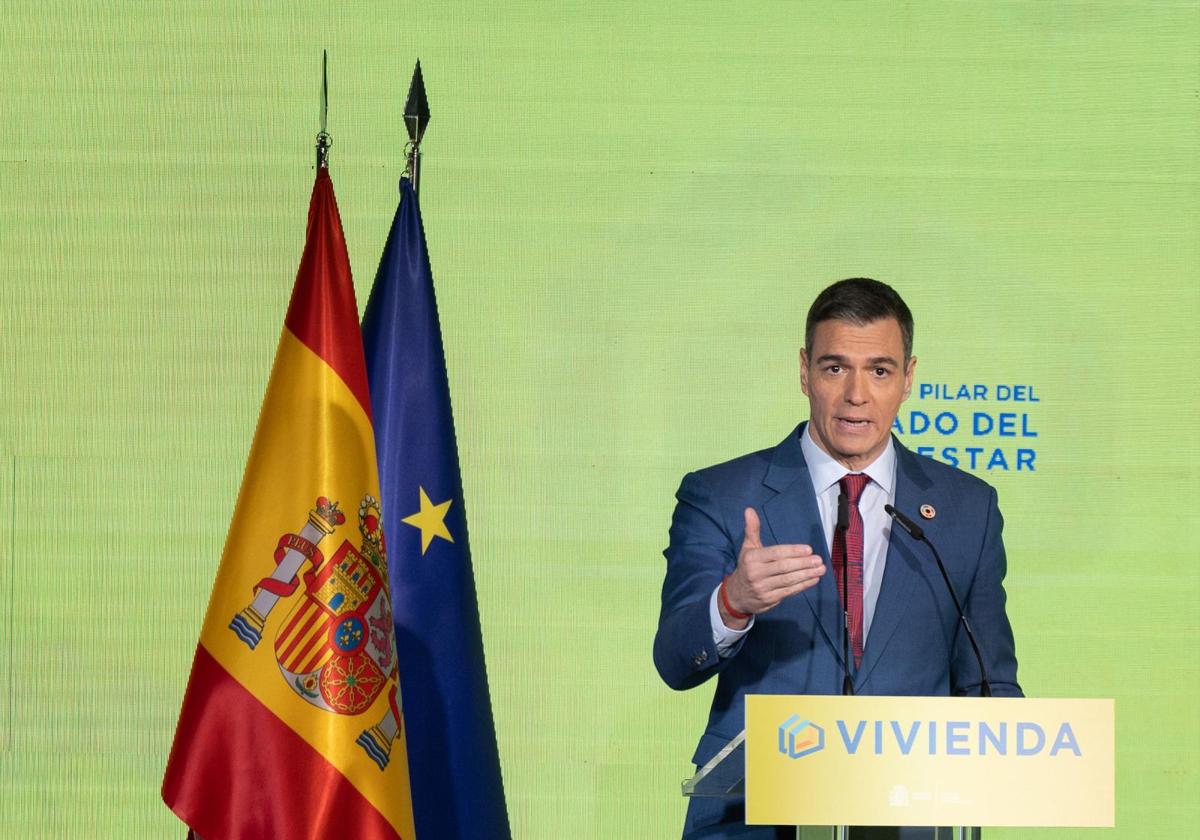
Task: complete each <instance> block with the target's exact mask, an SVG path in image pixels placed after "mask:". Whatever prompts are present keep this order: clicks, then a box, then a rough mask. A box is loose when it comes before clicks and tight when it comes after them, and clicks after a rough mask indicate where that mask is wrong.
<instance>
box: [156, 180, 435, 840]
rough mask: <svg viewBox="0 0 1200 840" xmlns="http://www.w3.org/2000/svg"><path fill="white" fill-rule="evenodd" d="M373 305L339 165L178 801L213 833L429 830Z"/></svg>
mask: <svg viewBox="0 0 1200 840" xmlns="http://www.w3.org/2000/svg"><path fill="white" fill-rule="evenodd" d="M401 705H402V704H401V701H400V695H399V685H398V677H397V667H396V644H395V638H394V630H393V625H392V612H391V588H390V586H389V584H388V564H387V542H386V540H385V539H384V518H383V513H382V510H381V508H380V503H379V480H378V475H377V471H376V460H375V443H374V432H373V430H372V425H371V403H370V395H369V391H368V387H367V373H366V363H365V361H364V358H363V345H362V338H361V333H360V332H359V325H358V308H357V306H356V304H355V300H354V286H353V283H352V281H351V278H350V264H349V260H348V259H347V256H346V243H345V239H344V237H343V235H342V226H341V220H340V218H339V216H338V210H337V202H336V200H335V199H334V195H333V185H332V183H331V182H330V179H329V172H328V170H327V169H324V168H319V169H318V171H317V179H316V184H315V185H314V186H313V194H312V202H311V204H310V206H309V211H308V236H307V241H306V244H305V247H304V256H303V257H302V259H301V261H300V270H299V272H298V273H297V277H296V285H295V287H294V288H293V290H292V299H291V303H290V305H289V306H288V312H287V318H286V319H285V321H284V329H283V335H282V336H281V337H280V340H279V348H278V350H277V351H276V354H275V363H274V366H273V367H272V370H271V379H270V382H269V384H268V385H267V394H266V397H265V398H264V399H263V406H262V412H261V414H260V416H259V421H258V429H257V431H256V432H255V435H254V443H253V444H252V445H251V448H250V457H249V459H248V461H247V464H246V471H245V475H244V476H243V479H242V488H241V492H240V494H239V496H238V501H237V507H236V508H235V509H234V511H233V516H232V521H231V523H230V526H229V535H228V537H227V539H226V542H225V551H224V554H223V555H222V557H221V565H220V568H219V569H218V570H217V578H216V582H215V583H214V584H213V591H212V598H211V600H210V601H209V604H208V613H207V616H206V617H205V620H204V627H203V629H202V630H201V633H200V643H199V645H197V647H196V655H195V659H194V661H193V663H192V674H191V678H190V680H189V682H188V686H187V691H186V693H185V695H184V698H183V709H182V711H181V712H180V715H179V725H178V728H177V729H176V732H175V743H174V746H173V747H172V749H171V756H170V759H169V760H168V763H167V770H166V775H165V778H164V779H163V800H164V801H165V802H166V803H167V805H168V806H169V807H170V808H171V809H172V810H173V811H174V812H175V813H176V814H177V815H178V816H179V818H180V819H182V820H183V821H184V822H185V823H186V824H187V825H188V826H189V828H190V829H191V830H192V831H193V832H194V833H195V834H197V835H199V836H200V837H202V838H203V840H251V838H253V839H254V840H277V838H289V840H293V838H313V839H314V840H316V838H329V837H353V838H357V839H358V840H376V838H404V840H408V839H409V838H412V837H413V836H414V831H413V817H412V803H411V798H410V794H409V791H410V787H409V779H408V758H407V746H406V732H405V727H404V720H403V716H402V713H401Z"/></svg>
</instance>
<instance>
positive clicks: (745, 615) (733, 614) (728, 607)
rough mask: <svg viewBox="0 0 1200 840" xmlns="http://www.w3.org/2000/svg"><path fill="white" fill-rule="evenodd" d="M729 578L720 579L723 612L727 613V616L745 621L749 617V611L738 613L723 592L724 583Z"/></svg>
mask: <svg viewBox="0 0 1200 840" xmlns="http://www.w3.org/2000/svg"><path fill="white" fill-rule="evenodd" d="M728 580H729V578H725V579H724V580H722V581H721V603H722V604H724V605H725V612H727V613H729V617H730V618H732V619H735V620H737V621H745V620H746V619H748V618H749V617H750V613H740V612H738V611H737V610H735V609H734V608H733V604H731V603H729V596H728V595H727V594H725V583H726V581H728Z"/></svg>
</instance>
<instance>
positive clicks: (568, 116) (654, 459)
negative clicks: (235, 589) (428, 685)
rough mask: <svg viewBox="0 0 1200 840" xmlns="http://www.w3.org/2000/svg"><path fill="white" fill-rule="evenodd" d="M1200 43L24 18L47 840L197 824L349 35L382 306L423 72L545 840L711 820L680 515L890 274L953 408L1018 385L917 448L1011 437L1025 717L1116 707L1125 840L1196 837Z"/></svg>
mask: <svg viewBox="0 0 1200 840" xmlns="http://www.w3.org/2000/svg"><path fill="white" fill-rule="evenodd" d="M1198 43H1200V4H1197V3H1196V2H1162V3H1144V2H1128V3H1127V2H1095V3H1085V2H1074V3H1045V4H1040V3H1028V2H992V3H988V4H963V3H946V2H920V3H906V4H893V3H867V2H863V3H838V4H796V3H783V2H777V3H763V2H756V3H749V2H747V3H736V4H731V3H665V2H664V3H644V2H630V3H602V4H597V3H529V2H523V3H510V4H496V5H493V4H473V3H465V4H461V3H452V2H445V1H444V0H443V2H437V3H425V4H418V3H369V2H359V3H353V4H341V5H336V4H335V5H331V4H312V5H311V6H306V7H303V8H298V7H297V4H294V3H256V4H236V3H231V2H224V3H221V2H213V3H203V4H196V3H182V2H171V3H165V2H164V3H149V2H146V3H134V2H128V3H119V4H116V3H112V4H103V3H80V2H75V3H70V2H46V0H38V2H17V1H16V0H8V2H6V3H5V7H4V14H3V15H2V16H0V80H2V83H0V103H2V104H0V115H2V124H3V133H2V137H0V256H2V261H0V265H2V266H3V268H2V269H0V313H2V314H0V318H2V319H3V329H2V330H0V341H2V342H3V343H2V348H3V352H2V354H0V362H2V365H3V367H2V368H0V376H2V377H3V382H2V385H3V397H4V399H3V410H2V412H0V462H2V463H3V473H2V476H0V507H2V509H3V511H4V514H3V517H4V518H3V522H4V535H3V539H2V540H0V790H3V791H4V793H3V796H2V800H3V801H2V805H0V836H4V837H22V838H35V837H47V838H59V837H71V836H89V837H90V836H103V837H118V836H119V837H131V838H133V837H147V838H149V837H154V838H157V837H168V836H176V833H177V831H178V824H177V822H176V821H175V818H174V817H173V816H172V815H171V814H170V813H169V812H168V811H167V809H166V808H165V807H164V806H163V805H162V804H161V802H160V801H159V798H158V786H159V783H160V780H161V775H162V770H163V767H164V764H165V760H166V752H167V749H168V747H169V744H170V741H171V737H172V732H173V728H174V724H175V719H176V715H177V714H178V710H179V703H180V698H181V696H182V692H183V687H184V681H185V679H186V677H187V673H188V668H189V663H190V659H191V655H192V651H193V649H194V646H195V643H196V639H197V635H198V632H199V626H200V621H201V616H202V613H203V610H204V607H205V603H206V601H207V597H208V592H209V588H210V585H211V582H212V576H213V573H214V570H215V569H216V565H217V561H218V557H219V554H220V549H221V545H222V543H223V540H224V536H225V529H226V526H227V523H228V521H229V516H230V511H231V508H232V505H233V502H234V499H235V495H236V491H237V487H238V484H239V482H240V477H241V471H242V466H243V463H244V459H245V456H246V452H247V450H248V447H249V443H250V438H251V434H252V432H253V428H254V423H255V419H256V417H257V412H258V407H259V404H260V400H261V398H262V394H263V389H264V385H265V382H266V378H267V374H268V371H269V367H270V361H271V357H272V353H273V352H274V348H275V344H276V340H277V338H278V334H279V330H280V327H281V324H282V319H283V314H284V309H285V307H286V301H287V298H288V294H289V291H290V287H291V284H292V281H293V279H294V276H295V270H296V266H297V264H298V261H299V257H300V251H301V247H302V242H303V235H304V220H305V213H306V208H307V199H308V194H309V191H310V189H311V183H312V177H313V171H312V165H313V152H312V142H313V136H314V135H315V133H316V130H317V115H318V89H319V65H320V54H321V49H322V48H328V50H329V55H330V59H329V61H330V91H331V105H330V131H331V133H332V134H333V137H334V147H333V153H332V173H333V177H334V183H335V185H336V189H337V193H338V197H339V200H340V204H341V208H342V217H343V221H344V225H345V230H346V236H347V240H348V242H349V247H350V257H351V262H352V265H353V267H354V269H355V271H356V273H357V287H358V296H359V300H360V302H365V300H366V295H367V291H368V288H369V284H370V282H371V279H372V278H373V276H374V271H375V267H376V265H377V263H378V259H379V255H380V252H381V250H382V247H383V242H384V237H385V234H386V229H387V225H388V223H389V221H390V218H391V215H392V213H393V211H394V209H395V203H396V199H397V191H396V180H397V178H398V176H399V174H400V170H401V167H402V146H403V139H404V137H403V128H402V122H401V110H402V104H403V99H404V95H405V93H406V91H407V87H408V80H409V76H410V74H411V71H412V66H413V62H414V60H415V59H416V58H418V57H419V58H420V59H421V61H422V66H423V68H424V70H425V79H426V83H427V87H428V90H429V96H430V102H431V106H432V111H433V119H432V122H431V125H430V128H429V132H428V134H427V135H426V142H425V147H426V148H425V152H426V155H425V166H424V170H423V183H422V205H423V210H424V214H425V224H426V230H427V234H428V237H429V242H430V248H431V253H432V259H433V267H434V274H435V277H436V278H437V282H438V294H439V301H440V306H441V312H442V324H443V329H444V333H445V336H446V343H447V347H446V351H447V355H448V361H449V367H450V377H451V385H452V391H453V396H454V407H455V412H456V417H457V424H458V431H459V441H460V447H461V456H462V462H463V473H464V475H463V478H464V484H465V492H466V500H467V505H468V510H469V511H470V528H471V541H472V545H473V549H474V557H475V566H476V576H477V581H478V588H479V594H480V607H481V612H482V619H483V630H484V639H485V642H486V645H487V654H488V662H489V666H490V669H489V670H490V676H491V686H492V698H493V704H494V710H495V718H496V725H497V733H498V738H499V746H500V754H501V760H502V765H503V772H504V781H505V786H506V789H507V797H508V806H509V811H510V815H511V820H512V825H513V829H514V835H515V836H516V837H519V838H558V837H567V836H569V837H581V838H582V837H595V838H611V837H669V836H674V835H675V834H677V832H678V828H679V826H680V824H681V820H682V814H683V808H684V803H683V801H682V799H681V798H680V797H679V795H678V790H679V787H678V784H679V781H680V780H681V779H683V778H684V777H685V776H686V775H687V774H688V772H689V769H690V768H689V765H688V763H687V760H688V758H689V757H690V755H691V751H692V748H693V746H694V740H695V738H696V736H697V734H698V733H699V731H700V728H701V726H702V722H703V718H704V715H705V711H706V708H707V704H708V699H709V697H710V696H711V687H710V686H706V687H703V688H700V689H698V690H695V691H692V692H690V693H686V694H675V693H673V692H671V691H670V690H668V689H667V688H665V687H664V686H663V685H662V684H661V683H660V682H659V680H658V678H657V676H656V674H655V673H654V669H653V666H652V664H651V661H650V644H651V639H652V636H653V633H654V628H655V622H656V618H657V610H658V587H659V584H660V581H661V576H662V572H663V566H664V563H663V560H662V557H661V555H660V551H661V549H662V547H663V546H664V545H665V541H666V530H667V524H668V522H669V517H670V512H671V509H672V505H673V498H672V496H673V492H674V490H675V488H676V486H677V484H678V481H679V479H680V477H681V476H682V475H683V473H684V472H686V471H687V470H689V469H694V468H697V467H700V466H703V465H706V464H710V463H713V462H716V461H719V460H724V459H726V458H729V457H733V456H735V455H738V454H741V453H743V452H746V451H749V450H751V449H757V448H762V447H765V446H769V445H772V444H774V443H775V442H777V441H778V440H779V439H780V438H782V436H783V435H784V434H785V433H786V432H787V431H788V430H789V429H790V428H791V427H792V426H793V425H794V424H795V423H796V421H797V420H799V419H802V418H803V417H804V415H805V412H806V405H805V402H804V400H803V398H802V397H801V395H800V394H799V389H798V376H797V368H796V351H797V348H798V346H799V343H800V340H801V335H802V331H803V330H802V323H803V315H804V312H805V309H806V307H807V304H808V302H809V301H810V300H811V298H812V296H813V295H814V294H815V293H816V291H817V290H818V289H820V288H821V287H823V286H824V285H825V284H827V283H828V282H830V281H832V280H834V279H838V278H841V277H845V276H853V275H864V274H865V275H869V276H875V277H878V278H880V279H883V280H886V281H888V282H890V283H892V284H894V285H895V286H896V287H897V288H898V289H900V290H901V292H902V293H903V294H904V295H905V296H906V298H907V299H908V301H909V303H910V305H911V306H912V308H913V310H914V312H915V313H916V316H917V338H916V352H917V355H918V356H919V358H920V363H919V365H918V368H917V379H918V382H919V383H922V384H924V385H928V386H935V385H936V386H946V387H947V388H949V389H950V391H951V393H954V392H956V391H957V389H958V387H959V386H960V385H963V384H966V385H968V386H975V385H983V386H986V387H987V388H988V389H989V390H988V395H989V399H988V400H986V401H982V402H967V401H961V400H954V401H950V400H943V399H936V398H934V396H933V395H929V396H927V397H926V398H924V399H920V398H918V395H914V397H913V399H912V400H910V401H909V402H908V403H907V404H906V405H905V407H904V413H903V414H902V420H903V422H904V424H905V428H904V431H905V434H904V435H903V437H904V439H905V441H906V442H907V443H909V444H910V445H912V446H932V447H935V449H934V451H935V454H937V455H938V456H939V457H944V456H945V455H946V453H944V452H943V449H944V448H945V447H954V448H955V449H956V451H957V453H958V457H960V458H964V459H965V458H967V457H969V456H967V455H966V452H967V447H978V448H979V449H980V450H981V451H982V453H983V454H981V455H978V456H977V459H978V460H977V463H976V469H975V472H977V473H978V474H980V475H982V476H984V477H985V478H987V479H988V480H990V481H992V482H993V483H994V484H995V485H996V486H997V487H998V489H999V492H1000V497H1001V504H1002V507H1003V510H1004V512H1005V515H1006V519H1007V530H1006V540H1007V545H1008V549H1009V555H1010V567H1009V568H1010V574H1009V580H1008V590H1009V595H1010V605H1011V616H1012V619H1013V623H1014V625H1015V629H1016V633H1017V641H1018V655H1019V659H1020V676H1021V681H1022V683H1023V684H1024V687H1025V690H1026V691H1027V693H1029V694H1031V695H1037V696H1061V697H1114V698H1116V703H1117V718H1118V723H1117V728H1118V733H1117V737H1118V740H1117V744H1118V756H1117V790H1118V803H1117V822H1118V828H1117V829H1116V831H1115V832H1108V833H1105V832H1099V833H1100V834H1103V835H1104V836H1116V835H1119V836H1122V837H1131V838H1133V837H1138V838H1140V837H1166V836H1170V835H1172V833H1175V832H1184V833H1186V831H1187V830H1188V828H1189V827H1194V826H1195V825H1196V823H1197V822H1198V821H1200V810H1198V805H1197V803H1198V802H1200V784H1198V778H1197V777H1198V774H1197V767H1198V764H1200V734H1198V732H1200V729H1198V722H1200V703H1198V701H1197V697H1198V696H1200V645H1198V640H1200V608H1198V607H1197V604H1198V602H1200V575H1198V572H1197V569H1198V568H1200V566H1198V564H1197V560H1198V559H1200V516H1198V515H1197V512H1196V511H1197V507H1196V504H1195V499H1196V498H1197V496H1198V491H1200V458H1198V457H1197V455H1198V449H1200V434H1198V433H1197V422H1198V420H1200V397H1198V389H1197V386H1196V381H1197V379H1196V373H1195V365H1196V359H1197V356H1198V355H1200V340H1198V339H1197V324H1198V323H1200V291H1198V289H1200V237H1198V231H1200V224H1198V223H1200V187H1198V183H1197V182H1198V178H1197V160H1198V153H1200V128H1198V126H1200V119H1198V118H1200V97H1198V96H1197V79H1198V78H1200V49H1198V48H1197V44H1198ZM998 385H1009V386H1018V385H1020V386H1024V387H1025V388H1027V389H1030V390H1026V391H1023V392H1022V393H1023V394H1025V395H1026V396H1030V395H1032V396H1033V397H1035V398H1036V402H1034V401H1032V400H1030V401H1023V402H1017V401H1013V400H1008V401H999V400H997V399H996V396H997V395H998V394H997V391H996V386H998ZM939 393H940V391H939ZM1014 393H1015V389H1014ZM912 411H916V412H919V413H920V415H922V416H924V417H925V418H927V419H928V421H929V423H930V428H929V429H928V430H926V431H924V432H923V433H915V432H916V430H918V429H920V428H921V425H922V419H921V417H920V416H913V415H912V414H910V412H912ZM976 412H980V413H982V414H984V415H985V416H986V417H987V418H990V420H991V422H992V423H993V428H992V431H991V432H990V433H988V432H987V428H986V427H987V423H988V420H986V419H984V420H975V413H976ZM1001 412H1008V413H1011V414H1012V415H1013V417H1012V419H1011V420H1008V419H1006V420H1003V421H1002V420H1001V418H1000V416H999V415H1000V413H1001ZM940 414H941V415H943V416H942V417H941V418H940V419H938V415H940ZM1022 415H1024V418H1023V419H1022ZM935 420H936V421H937V422H938V423H940V428H941V429H942V430H944V431H945V430H949V429H950V426H951V425H952V424H953V423H957V428H956V429H955V430H954V431H953V432H952V433H949V434H942V433H941V432H940V431H938V427H937V426H935V425H934V421H935ZM976 422H978V423H980V424H981V425H980V427H979V429H978V430H977V431H979V432H980V434H975V433H974V432H975V431H976V429H974V428H973V425H974V423H976ZM1001 422H1003V423H1004V426H1003V428H1004V429H1005V430H1009V431H1014V434H1013V435H1004V436H1002V435H1000V434H999V431H1000V430H1001V428H1002V427H1001ZM910 423H915V426H913V427H911V428H910V425H909V424H910ZM1034 434H1036V437H1034V436H1033V435H1034ZM997 448H999V449H1000V450H1001V453H1002V456H1003V457H1004V459H1005V461H1006V464H1007V465H1008V467H1009V468H1008V469H1007V470H1002V469H999V468H998V467H997V466H996V465H995V464H993V465H992V467H993V468H992V469H988V468H987V467H988V465H989V462H991V461H992V460H993V459H994V457H995V456H994V454H993V453H994V451H995V450H996V449H997ZM1018 449H1027V450H1029V451H1031V452H1033V453H1035V454H1034V456H1033V457H1034V460H1033V467H1034V469H1032V470H1029V469H1022V470H1018V469H1016V466H1017V457H1018V456H1017V450H1018ZM418 772H419V770H418ZM1096 834H1097V832H1095V831H1065V830H1064V831H1049V830H1047V831H1044V832H1034V831H1021V832H1014V831H999V830H998V831H995V832H989V836H995V837H1000V838H1007V837H1016V836H1023V837H1024V836H1043V835H1044V836H1047V837H1050V836H1053V837H1055V838H1060V837H1061V838H1065V837H1077V836H1078V837H1083V836H1086V837H1091V836H1096ZM1175 836H1183V835H1180V834H1176V835H1175Z"/></svg>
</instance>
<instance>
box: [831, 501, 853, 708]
mask: <svg viewBox="0 0 1200 840" xmlns="http://www.w3.org/2000/svg"><path fill="white" fill-rule="evenodd" d="M849 529H850V499H849V497H848V496H847V495H846V491H845V490H842V491H841V492H840V493H838V500H837V523H836V524H835V525H834V531H835V532H836V533H839V534H841V535H842V540H841V543H842V580H841V584H842V585H841V590H842V592H841V596H842V694H843V696H846V697H849V696H850V695H851V694H853V693H854V683H853V682H852V681H851V679H850V605H849V604H848V603H847V602H846V586H847V585H848V578H847V571H846V566H847V565H848V563H849V552H850V549H849V547H848V546H847V545H846V531H848V530H849Z"/></svg>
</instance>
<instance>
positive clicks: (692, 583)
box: [654, 473, 744, 690]
mask: <svg viewBox="0 0 1200 840" xmlns="http://www.w3.org/2000/svg"><path fill="white" fill-rule="evenodd" d="M675 499H676V505H675V513H674V516H673V517H672V519H671V533H670V544H669V545H668V546H667V549H666V551H664V552H663V555H664V556H665V557H666V558H667V574H666V578H665V579H664V580H663V588H662V610H661V612H660V613H659V618H658V632H657V633H656V634H655V636H654V665H655V667H656V668H657V669H658V673H659V675H660V676H661V677H662V678H663V682H665V683H666V684H667V685H669V686H670V687H671V688H674V689H677V690H682V689H685V688H692V687H693V686H697V685H700V684H701V683H703V682H704V681H706V680H707V679H709V678H710V677H712V676H713V675H714V674H716V673H717V672H718V671H720V670H721V668H722V667H724V665H725V664H726V663H728V662H729V661H730V658H731V657H732V656H733V655H735V654H736V653H737V650H738V649H739V648H740V647H741V644H742V641H744V639H743V640H740V641H739V642H738V643H737V644H736V645H735V647H734V649H733V650H732V651H730V652H729V654H728V655H727V656H725V657H722V656H720V655H719V653H718V651H717V646H716V643H715V642H714V641H713V630H712V620H711V618H710V616H709V599H710V598H711V597H712V593H713V590H714V589H715V588H716V587H717V586H718V585H719V584H720V583H721V580H722V578H724V577H725V575H727V574H729V573H730V572H732V571H733V569H734V567H735V566H736V564H737V548H736V543H735V539H740V538H741V535H740V533H738V534H731V533H730V531H729V529H728V527H727V525H726V523H725V521H724V518H723V516H722V513H721V506H720V504H719V502H718V501H717V500H716V499H715V498H714V497H713V495H712V493H711V492H710V491H709V488H708V487H707V485H706V483H705V482H704V481H703V479H702V478H701V477H700V476H698V475H697V474H695V473H692V474H689V475H687V476H685V477H684V479H683V483H682V484H681V485H680V487H679V492H678V493H676V494H675Z"/></svg>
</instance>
